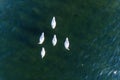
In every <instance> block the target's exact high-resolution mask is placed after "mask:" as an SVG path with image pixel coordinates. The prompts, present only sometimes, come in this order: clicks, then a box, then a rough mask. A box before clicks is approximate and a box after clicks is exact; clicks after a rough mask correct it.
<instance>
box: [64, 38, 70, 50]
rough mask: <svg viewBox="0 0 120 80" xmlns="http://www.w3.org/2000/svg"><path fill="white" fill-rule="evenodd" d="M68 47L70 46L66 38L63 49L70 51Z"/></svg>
mask: <svg viewBox="0 0 120 80" xmlns="http://www.w3.org/2000/svg"><path fill="white" fill-rule="evenodd" d="M69 45H70V43H69V39H68V37H66V39H65V42H64V46H65V49H67V50H70V49H69Z"/></svg>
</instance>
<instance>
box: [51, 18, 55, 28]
mask: <svg viewBox="0 0 120 80" xmlns="http://www.w3.org/2000/svg"><path fill="white" fill-rule="evenodd" d="M51 27H52V29H55V27H56V20H55V17H53V18H52V21H51Z"/></svg>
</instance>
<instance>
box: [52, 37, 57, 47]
mask: <svg viewBox="0 0 120 80" xmlns="http://www.w3.org/2000/svg"><path fill="white" fill-rule="evenodd" d="M52 44H53V46H55V45H56V44H57V37H56V35H54V36H53V39H52Z"/></svg>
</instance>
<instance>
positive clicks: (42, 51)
mask: <svg viewBox="0 0 120 80" xmlns="http://www.w3.org/2000/svg"><path fill="white" fill-rule="evenodd" d="M44 56H45V48H44V47H42V50H41V57H42V58H44Z"/></svg>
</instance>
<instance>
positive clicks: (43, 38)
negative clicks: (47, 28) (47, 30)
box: [38, 32, 45, 44]
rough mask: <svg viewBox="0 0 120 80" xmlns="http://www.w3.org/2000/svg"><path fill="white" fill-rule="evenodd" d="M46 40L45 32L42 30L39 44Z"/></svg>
mask: <svg viewBox="0 0 120 80" xmlns="http://www.w3.org/2000/svg"><path fill="white" fill-rule="evenodd" d="M44 40H45V36H44V32H42V34H41V36H40V38H39V43H38V44H42V43H43V42H44Z"/></svg>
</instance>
